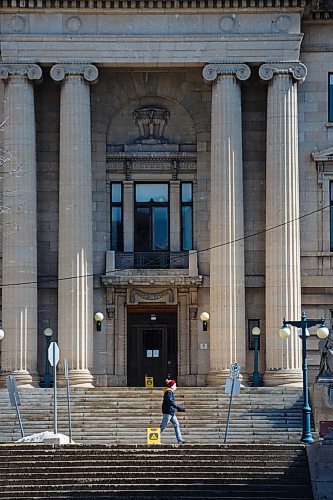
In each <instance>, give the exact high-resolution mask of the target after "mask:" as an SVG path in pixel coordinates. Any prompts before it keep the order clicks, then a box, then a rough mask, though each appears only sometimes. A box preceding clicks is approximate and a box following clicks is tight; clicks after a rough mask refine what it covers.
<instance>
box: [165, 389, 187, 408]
mask: <svg viewBox="0 0 333 500" xmlns="http://www.w3.org/2000/svg"><path fill="white" fill-rule="evenodd" d="M163 394H164V396H163V403H162V413H163V415H174V414H175V412H176V411H185V410H184V408H182V407H181V406H178V405H177V404H176V402H175V395H174V393H173V391H172V390H171V389H169V387H166V388H165V389H163Z"/></svg>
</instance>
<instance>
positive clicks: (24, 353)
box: [0, 64, 42, 386]
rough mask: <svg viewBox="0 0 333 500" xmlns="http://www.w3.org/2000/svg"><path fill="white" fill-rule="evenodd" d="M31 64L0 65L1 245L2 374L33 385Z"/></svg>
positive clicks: (36, 70) (36, 74)
mask: <svg viewBox="0 0 333 500" xmlns="http://www.w3.org/2000/svg"><path fill="white" fill-rule="evenodd" d="M41 77H42V70H41V68H40V67H39V66H37V65H36V64H9V65H6V64H1V65H0V79H1V80H3V81H4V83H5V88H4V93H5V95H4V105H5V109H4V117H5V123H4V126H3V129H4V149H5V151H4V158H5V161H4V165H3V207H4V213H3V246H2V328H3V329H4V330H5V338H4V340H3V341H2V369H3V372H4V373H3V376H7V375H9V374H10V375H13V376H14V377H15V379H16V382H17V385H21V386H31V385H35V384H36V383H37V381H38V380H37V208H36V207H37V203H36V200H37V190H36V127H35V106H34V88H33V81H34V80H39V79H40V78H41Z"/></svg>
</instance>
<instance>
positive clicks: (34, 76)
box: [0, 63, 43, 80]
mask: <svg viewBox="0 0 333 500" xmlns="http://www.w3.org/2000/svg"><path fill="white" fill-rule="evenodd" d="M10 76H26V77H27V78H29V80H40V79H41V78H42V76H43V72H42V69H41V68H40V67H39V66H38V65H37V64H19V63H18V64H17V63H10V64H0V79H1V80H6V79H7V78H8V77H10Z"/></svg>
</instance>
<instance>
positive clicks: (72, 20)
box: [66, 16, 82, 33]
mask: <svg viewBox="0 0 333 500" xmlns="http://www.w3.org/2000/svg"><path fill="white" fill-rule="evenodd" d="M66 28H67V29H68V31H71V32H72V33H78V32H79V31H80V29H81V28H82V21H81V19H80V18H79V17H77V16H71V17H69V18H68V19H67V20H66Z"/></svg>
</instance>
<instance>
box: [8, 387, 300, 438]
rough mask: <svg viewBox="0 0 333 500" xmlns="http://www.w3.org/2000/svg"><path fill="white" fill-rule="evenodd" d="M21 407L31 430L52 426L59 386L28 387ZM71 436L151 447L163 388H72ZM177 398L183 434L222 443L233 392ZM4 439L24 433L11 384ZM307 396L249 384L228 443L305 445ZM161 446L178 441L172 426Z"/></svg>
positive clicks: (63, 406)
mask: <svg viewBox="0 0 333 500" xmlns="http://www.w3.org/2000/svg"><path fill="white" fill-rule="evenodd" d="M19 392H20V399H21V406H20V412H21V417H22V421H23V426H24V431H25V434H26V435H30V434H34V433H37V432H42V431H46V430H50V431H52V430H53V390H52V389H41V388H39V389H22V390H20V391H19ZM70 392H71V409H72V428H73V434H72V436H73V439H74V441H75V442H76V443H85V444H102V443H104V444H122V445H123V444H124V445H125V444H145V443H146V428H147V427H158V426H159V423H160V421H161V402H162V391H161V389H142V388H95V389H71V391H70ZM176 400H177V402H178V403H179V404H180V405H182V406H184V407H185V408H186V413H179V414H178V418H179V421H180V424H181V429H182V432H183V437H184V439H185V440H186V442H187V443H189V444H220V443H223V441H224V435H225V427H226V419H227V413H228V403H229V396H228V395H226V394H224V391H223V389H222V388H214V387H209V388H208V387H203V388H182V389H178V390H177V393H176ZM58 408H59V411H58V432H61V433H64V434H68V424H67V422H68V419H67V403H66V391H65V389H60V390H59V397H58ZM0 412H1V419H0V442H10V441H16V440H17V439H19V438H20V437H21V435H20V429H19V425H18V421H17V418H16V413H15V410H14V409H13V408H11V406H10V403H9V397H8V393H7V390H6V389H1V390H0ZM301 429H302V393H301V390H300V389H298V388H286V387H285V388H281V387H276V388H262V387H260V388H244V389H242V390H241V395H240V396H234V398H233V403H232V409H231V419H230V427H229V433H228V441H227V442H228V443H242V442H243V443H244V442H245V443H256V442H266V443H267V442H289V443H293V442H294V443H297V442H299V439H300V435H301ZM162 442H163V444H172V443H175V435H174V432H173V429H172V426H171V425H170V426H169V427H168V428H167V429H166V431H165V432H164V433H163V439H162Z"/></svg>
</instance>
